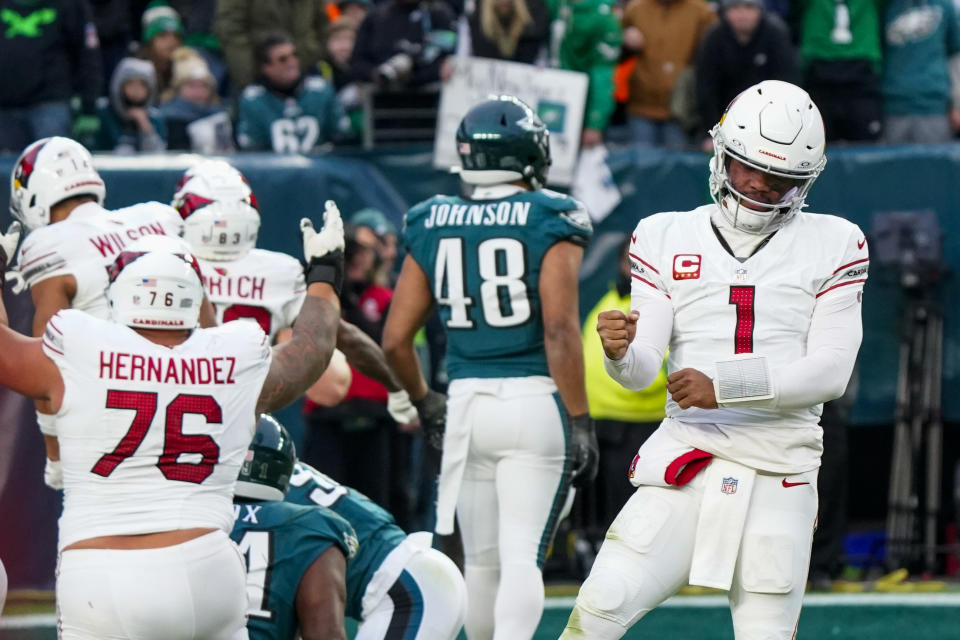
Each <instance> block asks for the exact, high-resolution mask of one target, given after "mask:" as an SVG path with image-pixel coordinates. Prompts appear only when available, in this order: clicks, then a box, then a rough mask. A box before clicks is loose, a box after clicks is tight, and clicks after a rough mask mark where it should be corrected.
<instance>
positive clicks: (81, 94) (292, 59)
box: [0, 0, 960, 153]
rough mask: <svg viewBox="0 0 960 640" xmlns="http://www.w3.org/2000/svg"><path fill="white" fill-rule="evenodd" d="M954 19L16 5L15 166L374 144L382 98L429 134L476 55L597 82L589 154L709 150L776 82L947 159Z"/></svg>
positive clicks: (882, 6)
mask: <svg viewBox="0 0 960 640" xmlns="http://www.w3.org/2000/svg"><path fill="white" fill-rule="evenodd" d="M955 4H956V3H955V2H954V0H928V1H926V2H923V3H915V2H911V1H910V0H795V1H793V2H789V1H788V0H719V2H705V1H704V0H629V1H628V2H624V1H622V0H276V1H273V2H254V1H253V0H188V1H178V0H172V1H170V2H163V1H156V0H154V1H152V2H146V1H140V0H0V23H2V24H0V28H2V29H3V31H4V37H3V38H0V72H2V73H3V77H4V82H3V85H2V88H0V115H2V117H0V150H3V151H8V152H19V150H20V149H22V148H23V147H24V146H25V145H26V144H27V143H29V142H30V141H32V140H35V139H37V138H40V137H44V136H50V135H66V136H73V137H75V138H77V139H79V140H80V141H81V142H83V143H85V144H86V145H88V146H89V147H90V148H92V149H95V150H97V151H114V152H118V153H132V152H138V151H145V152H154V151H160V150H164V149H169V150H193V151H198V152H206V153H209V152H225V151H232V150H240V151H244V150H256V151H270V150H273V151H276V152H301V153H309V152H313V151H317V150H320V149H322V148H325V147H327V146H329V145H333V144H338V145H339V144H357V143H359V142H361V141H362V140H364V133H365V132H364V130H365V128H370V127H372V126H373V119H372V115H371V113H372V112H371V109H369V108H365V107H369V105H371V104H375V97H376V95H378V94H383V93H389V95H390V96H391V98H390V104H391V106H403V105H410V106H412V107H413V109H412V112H413V113H416V114H422V113H424V112H426V113H427V122H426V123H425V126H421V127H420V129H419V131H421V133H425V134H426V136H427V137H429V134H430V122H429V115H430V108H431V107H433V108H434V109H435V107H436V101H437V96H438V95H439V91H440V88H441V87H442V83H443V82H444V81H445V80H446V79H448V78H449V77H450V75H451V73H452V70H453V68H454V65H455V64H456V62H455V61H456V58H457V57H458V56H475V57H483V58H493V59H499V60H509V61H515V62H523V63H528V64H534V65H538V66H542V67H551V68H560V69H569V70H574V71H581V72H584V73H586V74H587V75H588V77H589V90H588V97H587V105H586V115H585V118H584V123H583V126H584V128H583V135H582V141H581V143H582V145H583V146H585V147H589V146H593V145H596V144H599V143H601V142H604V141H605V140H606V141H607V142H612V143H615V144H616V143H634V144H642V145H651V146H658V147H665V148H697V147H703V148H704V149H708V147H709V139H708V136H707V134H706V131H707V130H708V129H709V127H711V126H712V125H713V124H714V123H716V121H717V120H718V119H719V117H720V115H721V114H722V113H723V110H724V108H725V106H726V105H727V103H728V102H729V101H730V100H731V99H732V98H733V97H734V96H736V95H737V93H738V92H739V91H741V90H742V89H744V88H746V87H747V86H750V85H752V84H754V83H756V82H758V81H761V80H764V79H782V80H788V81H791V82H795V83H799V84H801V85H802V86H803V87H804V88H806V89H807V90H808V91H809V92H810V94H811V96H812V97H813V99H814V100H815V102H816V103H817V104H818V105H819V106H820V110H821V111H822V112H823V115H824V118H825V120H826V123H825V124H826V130H827V135H828V138H829V141H830V142H838V141H845V142H887V143H935V142H947V141H950V140H953V139H955V138H956V136H957V133H958V131H960V72H958V69H957V60H956V54H957V53H958V52H960V31H958V21H957V8H956V6H955ZM424 105H425V109H424V108H423V107H424ZM421 124H423V123H421ZM388 128H389V127H388ZM367 133H369V132H367ZM367 140H369V137H368V138H367Z"/></svg>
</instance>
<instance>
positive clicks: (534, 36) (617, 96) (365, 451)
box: [0, 0, 960, 584]
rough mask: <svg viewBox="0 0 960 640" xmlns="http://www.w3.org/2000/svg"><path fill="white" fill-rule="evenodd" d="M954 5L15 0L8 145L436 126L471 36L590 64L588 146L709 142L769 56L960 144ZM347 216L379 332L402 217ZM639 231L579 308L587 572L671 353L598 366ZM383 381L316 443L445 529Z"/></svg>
mask: <svg viewBox="0 0 960 640" xmlns="http://www.w3.org/2000/svg"><path fill="white" fill-rule="evenodd" d="M957 5H960V0H957V2H955V1H954V0H925V1H924V2H915V1H913V0H793V1H790V0H719V2H705V1H704V0H629V1H627V2H624V1H623V0H270V1H269V2H264V1H263V0H261V1H258V2H255V1H254V0H170V1H168V2H163V1H157V0H154V1H150V2H147V1H146V0H0V30H2V32H3V37H2V38H0V74H2V75H0V77H3V79H4V80H3V82H2V83H0V154H13V155H16V154H19V153H20V151H21V150H22V149H23V148H24V147H25V146H26V145H27V144H29V143H30V142H32V141H33V140H36V139H38V138H42V137H47V136H54V135H60V136H68V137H73V138H75V139H77V140H79V141H80V142H82V143H83V144H84V145H86V146H87V147H88V148H90V149H91V150H92V151H96V152H100V153H116V154H136V153H156V152H161V151H191V152H196V153H201V154H211V153H231V152H244V151H259V152H276V153H290V154H292V153H302V154H310V153H322V152H325V151H327V150H329V149H331V148H333V147H334V146H337V147H342V146H365V147H368V148H369V147H371V146H378V145H381V144H385V143H390V142H398V143H406V142H411V141H412V142H431V143H432V142H433V134H434V130H435V127H436V119H437V112H438V102H439V99H440V94H441V91H442V88H443V83H444V82H446V81H448V80H449V79H450V78H451V76H452V74H453V73H454V71H455V68H456V64H457V62H456V61H457V59H458V58H460V57H463V56H472V57H481V58H490V59H496V60H504V61H512V62H520V63H526V64H531V65H536V66H539V67H543V68H556V69H566V70H572V71H579V72H583V73H585V74H586V75H587V77H588V79H589V84H588V90H587V98H586V105H585V110H584V121H583V128H582V135H581V139H580V146H581V149H588V148H591V147H597V146H599V145H602V144H606V145H608V146H618V145H624V146H625V145H635V146H647V147H657V148H663V149H670V150H691V151H696V150H703V151H710V150H711V148H712V147H711V140H710V138H709V135H708V133H707V131H708V130H709V128H710V127H712V126H713V125H714V124H715V123H716V122H717V121H718V120H719V119H720V118H721V115H722V114H723V112H724V109H725V108H726V106H727V104H728V103H729V102H730V101H731V100H732V99H733V98H734V97H735V96H736V95H737V94H738V93H739V92H740V91H742V90H743V89H745V88H746V87H748V86H750V85H753V84H755V83H757V82H760V81H761V80H765V79H780V80H787V81H790V82H794V83H798V84H800V85H801V86H802V87H804V88H805V89H806V90H807V91H808V92H809V93H810V95H811V97H812V98H813V100H814V101H815V102H816V104H817V105H818V106H819V108H820V110H821V112H822V114H823V117H824V120H825V126H826V132H827V139H828V143H829V144H831V145H837V144H843V145H848V144H901V143H914V144H916V143H919V144H936V143H948V142H952V141H955V140H957V138H958V135H960V56H958V54H960V20H958V15H960V9H958V7H957ZM378 113H379V117H378ZM374 129H377V131H374ZM348 218H349V220H348V221H349V222H350V225H349V226H348V229H347V237H348V244H347V249H346V260H347V271H346V284H345V286H344V293H343V300H342V303H343V311H344V316H345V317H346V318H347V319H348V320H349V321H350V322H352V323H353V324H355V325H357V326H359V327H360V328H361V329H363V330H364V331H365V332H367V333H368V334H369V335H370V336H372V337H373V338H374V339H375V340H377V341H378V342H379V339H380V333H381V331H382V328H383V323H384V320H385V317H386V309H387V307H388V305H389V303H390V298H391V295H392V290H391V287H392V284H393V278H394V277H395V268H394V267H395V264H396V259H397V251H398V237H399V232H398V229H397V228H396V226H395V225H394V224H393V223H392V222H391V221H390V220H389V219H388V218H387V217H386V216H384V215H383V214H382V213H381V212H379V211H377V210H373V209H364V210H361V211H358V212H355V213H353V214H352V215H348ZM634 221H635V220H634ZM625 252H626V245H624V246H623V248H622V251H621V258H622V262H621V266H622V272H621V277H620V278H619V280H618V281H617V282H616V283H614V284H613V285H612V286H611V289H610V291H609V292H608V293H607V295H606V296H605V297H604V298H602V299H601V300H600V301H599V302H598V303H597V304H596V306H595V307H594V309H593V312H592V315H588V316H587V318H586V321H585V324H584V334H583V338H584V345H585V359H586V362H587V363H588V369H587V383H588V394H589V397H590V406H591V413H592V414H593V415H594V417H595V418H596V419H597V421H598V435H599V438H600V444H601V469H600V476H599V478H598V481H597V482H596V484H595V488H594V489H593V491H592V492H591V494H590V495H588V496H585V497H583V498H581V499H580V500H579V501H578V503H577V505H576V506H575V508H574V517H573V519H572V521H571V523H572V524H569V525H567V526H568V527H572V528H575V529H577V530H578V532H579V533H578V534H577V535H576V536H573V537H570V538H567V539H568V540H570V541H571V543H570V545H571V548H566V549H564V548H560V549H558V552H559V553H558V554H557V555H558V556H560V557H564V556H565V557H566V561H567V562H568V565H567V567H565V568H563V570H567V569H570V568H571V567H573V568H572V569H570V570H571V571H572V572H574V573H576V572H578V571H580V572H581V576H582V570H584V569H585V566H584V563H588V562H589V556H590V554H591V553H592V549H591V547H592V546H593V543H598V542H599V540H600V539H602V535H603V527H604V526H605V524H604V523H609V522H610V520H611V519H612V517H613V515H614V514H615V513H616V512H617V511H618V510H619V507H620V505H622V504H623V502H624V500H625V499H626V497H627V495H628V492H629V491H630V486H629V485H628V484H627V483H626V482H624V481H623V474H624V470H625V464H626V462H628V461H629V460H630V459H631V458H632V456H633V452H635V451H636V448H637V447H638V446H639V444H641V443H642V441H643V440H644V439H645V438H646V437H647V436H648V435H649V433H651V432H652V430H653V429H654V428H655V427H656V425H657V424H658V423H659V421H660V420H661V419H662V417H663V406H664V397H665V387H664V385H665V380H664V379H663V376H661V379H659V380H658V381H657V382H656V383H655V384H654V385H653V387H651V388H650V389H648V390H647V391H646V392H642V393H639V394H638V393H633V392H627V391H625V390H624V389H622V388H620V387H619V386H618V385H616V383H614V382H613V381H612V380H610V379H609V377H607V376H606V375H604V373H603V372H602V371H599V369H598V367H601V366H602V365H601V360H600V358H599V355H598V354H599V349H600V346H599V340H598V339H597V337H596V333H595V331H593V330H592V328H593V327H594V326H595V314H596V313H597V312H598V311H599V310H601V309H607V308H613V307H616V306H621V307H623V308H627V306H628V305H629V282H630V278H629V265H628V262H627V261H626V259H625ZM420 343H421V344H422V345H423V346H424V353H423V357H422V358H421V359H422V360H423V361H424V362H425V363H428V364H429V367H430V371H429V373H430V375H429V377H428V379H429V380H431V383H432V386H433V387H434V388H437V389H443V387H444V384H445V378H444V372H443V366H442V354H443V332H442V331H441V330H440V329H439V327H432V328H431V327H430V326H428V327H427V331H426V332H425V333H424V334H423V335H422V336H421V339H420ZM428 347H429V348H428ZM591 367H593V370H591ZM851 388H852V389H853V391H851V392H850V393H849V394H848V398H847V399H846V400H840V401H837V402H836V403H831V405H829V406H828V407H827V409H826V412H825V416H824V425H825V426H831V425H835V428H827V429H825V431H826V435H827V438H828V440H827V442H826V446H825V448H826V454H825V456H824V470H823V471H822V472H821V485H822V486H832V487H835V488H836V490H835V491H830V492H824V496H825V499H826V500H828V501H829V503H828V504H822V505H821V507H822V508H821V520H820V530H821V533H820V534H819V537H818V540H817V541H816V543H815V547H814V558H813V563H814V566H813V571H812V574H811V577H812V579H813V580H814V581H817V580H819V581H821V584H822V583H824V582H827V583H829V581H830V580H831V579H835V578H837V577H838V576H840V575H841V572H842V569H843V566H842V562H843V558H842V555H843V549H842V539H843V535H844V532H845V530H846V513H847V498H846V495H847V494H846V456H847V451H846V448H847V441H846V437H847V436H846V431H845V425H846V422H847V419H846V412H847V411H848V410H849V407H850V402H852V398H853V397H854V396H855V394H856V385H855V384H851ZM386 402H387V391H386V389H385V388H384V387H383V386H381V385H379V384H378V383H376V382H374V381H373V380H370V379H369V378H366V377H364V376H363V375H361V374H360V373H359V372H357V371H354V372H353V378H352V382H351V387H350V389H349V391H348V393H347V396H346V399H345V400H344V402H342V403H340V404H338V405H336V406H324V405H323V404H322V403H317V402H313V401H310V402H308V403H307V405H306V407H305V409H304V415H305V422H306V424H307V426H308V428H307V429H306V430H305V440H304V446H303V449H302V457H303V458H304V459H305V460H307V461H308V462H311V463H313V464H314V465H316V466H318V467H320V468H322V469H324V470H325V471H327V472H328V473H330V474H331V475H332V476H334V477H336V478H337V479H338V480H340V481H341V482H343V483H344V484H347V485H349V486H352V487H356V488H357V489H359V490H361V491H363V492H364V493H366V494H367V495H369V496H370V497H371V498H372V499H373V500H375V501H376V502H378V503H379V504H381V505H383V506H385V507H387V508H388V509H389V510H390V511H391V513H393V515H394V516H395V517H396V519H397V521H398V524H399V525H400V526H401V527H403V528H405V529H421V528H430V526H431V524H432V521H431V518H432V515H433V514H432V496H431V492H432V480H433V476H432V475H431V470H433V471H435V470H436V468H437V465H438V463H439V461H438V460H436V459H431V455H432V454H431V453H430V450H429V448H426V447H423V446H422V443H421V442H420V439H419V438H417V437H416V434H415V433H412V432H407V431H404V430H402V429H397V427H396V425H395V424H394V423H393V421H392V420H391V419H390V417H389V415H388V413H387V411H386ZM321 427H322V428H321ZM831 440H832V442H831ZM424 458H426V461H425V462H426V464H424ZM625 461H626V462H625ZM370 469H377V470H379V471H380V473H370ZM580 543H583V544H582V545H581V547H580V548H577V549H574V548H572V546H575V545H577V544H580ZM559 546H560V547H563V545H559ZM549 570H550V567H549V566H548V573H549Z"/></svg>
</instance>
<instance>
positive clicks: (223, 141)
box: [159, 47, 233, 153]
mask: <svg viewBox="0 0 960 640" xmlns="http://www.w3.org/2000/svg"><path fill="white" fill-rule="evenodd" d="M171 89H172V90H173V92H174V96H173V98H171V99H170V100H168V101H166V102H164V103H163V104H161V105H160V108H159V112H160V115H161V117H162V118H163V120H164V123H165V125H166V128H167V149H173V150H183V151H195V152H197V153H224V152H228V151H232V150H233V142H232V138H233V127H232V125H231V123H230V117H229V115H228V114H227V112H226V109H225V108H224V107H223V105H222V104H220V98H219V96H218V95H217V81H216V79H215V78H214V77H213V74H212V73H211V72H210V68H209V67H208V66H207V63H206V61H205V60H204V59H203V58H202V57H201V56H200V55H199V54H198V53H197V52H196V51H194V50H193V49H191V48H189V47H180V48H179V49H177V50H176V51H174V52H173V74H172V85H171Z"/></svg>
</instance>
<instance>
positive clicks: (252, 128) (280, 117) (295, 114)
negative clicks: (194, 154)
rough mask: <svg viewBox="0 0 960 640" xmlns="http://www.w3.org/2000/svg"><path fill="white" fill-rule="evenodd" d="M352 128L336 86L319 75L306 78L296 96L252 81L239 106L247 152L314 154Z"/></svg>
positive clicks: (242, 142)
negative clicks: (278, 92)
mask: <svg viewBox="0 0 960 640" xmlns="http://www.w3.org/2000/svg"><path fill="white" fill-rule="evenodd" d="M349 129H350V121H349V119H348V118H347V116H346V114H344V111H343V107H342V106H341V105H340V101H339V100H338V99H337V94H336V93H335V92H334V90H333V86H332V85H330V84H328V83H327V81H326V80H324V79H323V78H319V77H315V76H311V77H307V78H304V79H303V82H302V84H301V86H300V87H299V88H298V89H297V91H296V93H295V95H294V96H285V95H280V94H277V93H274V92H272V91H270V90H268V89H267V88H266V87H264V86H263V85H260V84H252V85H250V86H249V87H247V88H246V89H244V90H243V95H242V96H241V97H240V104H239V106H238V107H237V143H238V144H239V145H240V148H241V149H242V150H244V151H271V150H272V151H276V152H278V153H310V152H311V151H314V150H315V149H316V147H318V146H319V145H322V144H324V143H325V142H329V141H330V140H331V139H332V138H333V137H334V136H336V135H339V134H342V133H345V132H346V131H349Z"/></svg>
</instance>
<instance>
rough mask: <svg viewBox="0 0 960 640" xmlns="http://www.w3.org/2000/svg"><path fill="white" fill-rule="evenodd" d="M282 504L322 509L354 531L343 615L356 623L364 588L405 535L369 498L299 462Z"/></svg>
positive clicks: (361, 607) (390, 516) (391, 518)
mask: <svg viewBox="0 0 960 640" xmlns="http://www.w3.org/2000/svg"><path fill="white" fill-rule="evenodd" d="M286 500H287V502H292V503H294V504H301V505H320V506H322V507H326V508H328V509H330V510H331V511H334V512H336V513H337V515H339V516H340V517H342V518H343V519H344V520H346V521H347V522H349V523H350V525H351V526H352V527H353V529H354V531H356V533H357V542H358V543H359V548H358V550H357V554H356V555H355V556H354V557H353V558H352V559H351V560H350V562H348V563H347V610H346V613H347V615H348V616H350V617H351V618H354V619H356V620H359V619H360V613H361V611H362V610H363V606H362V602H363V594H364V592H366V590H367V584H368V583H369V582H370V579H371V578H372V577H373V574H374V573H376V571H377V569H379V568H380V564H381V563H382V562H383V559H384V558H386V557H387V555H388V554H389V553H390V552H391V551H393V550H394V549H395V548H396V547H397V545H398V544H400V543H401V542H403V540H404V538H406V537H407V534H406V533H404V531H403V529H401V528H400V527H398V526H397V525H396V524H394V520H393V516H392V515H390V514H389V513H387V511H385V510H384V509H382V508H381V507H380V506H379V505H378V504H377V503H375V502H373V501H372V500H371V499H370V498H368V497H367V496H365V495H363V494H362V493H360V492H359V491H356V490H355V489H351V488H349V487H345V486H343V485H342V484H340V483H339V482H337V481H336V480H333V479H332V478H329V477H327V476H325V475H324V474H322V473H320V472H319V471H317V470H316V469H314V468H313V467H311V466H310V465H308V464H304V463H303V462H297V464H296V465H295V466H294V468H293V476H291V478H290V488H289V490H288V491H287V497H286Z"/></svg>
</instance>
